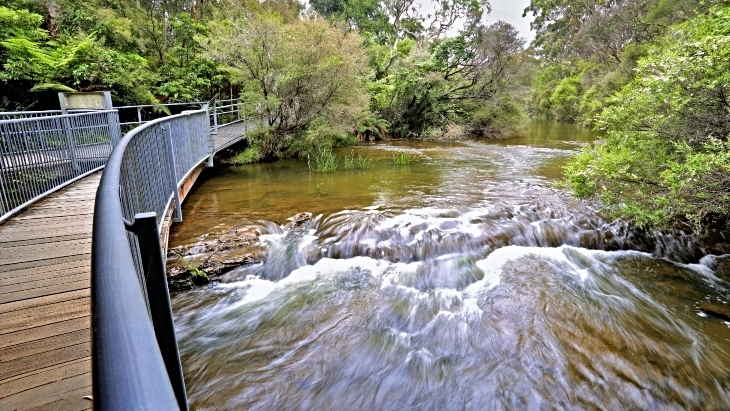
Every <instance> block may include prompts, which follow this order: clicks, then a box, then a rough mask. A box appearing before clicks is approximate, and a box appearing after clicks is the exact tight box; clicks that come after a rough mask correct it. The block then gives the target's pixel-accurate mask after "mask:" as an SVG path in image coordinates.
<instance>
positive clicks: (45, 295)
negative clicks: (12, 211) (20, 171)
mask: <svg viewBox="0 0 730 411" xmlns="http://www.w3.org/2000/svg"><path fill="white" fill-rule="evenodd" d="M100 177H101V172H97V173H95V174H94V175H92V176H89V177H86V178H84V179H82V180H80V181H79V182H77V183H75V184H73V185H71V186H69V187H66V188H65V189H63V190H61V191H59V192H57V193H55V194H52V195H50V196H49V197H47V198H45V199H43V200H41V201H39V202H38V203H36V204H33V205H31V206H30V207H28V208H27V209H26V210H25V211H24V212H22V213H21V214H19V215H18V216H16V217H14V218H13V219H11V220H10V221H7V222H6V223H4V224H2V225H0V250H1V251H0V410H20V409H23V410H26V409H56V410H82V409H88V408H90V407H91V402H90V401H88V400H85V399H83V397H84V396H86V395H91V358H90V354H91V346H90V337H91V335H90V330H89V323H90V314H91V312H90V292H89V282H90V278H91V275H90V266H91V258H90V257H91V225H92V216H93V213H94V196H95V195H96V188H97V187H98V185H99V179H100Z"/></svg>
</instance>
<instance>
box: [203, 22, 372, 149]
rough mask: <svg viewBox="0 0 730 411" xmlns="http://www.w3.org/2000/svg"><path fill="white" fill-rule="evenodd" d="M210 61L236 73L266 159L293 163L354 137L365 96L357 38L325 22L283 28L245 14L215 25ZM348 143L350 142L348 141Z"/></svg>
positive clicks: (209, 46) (297, 24) (363, 64)
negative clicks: (258, 124) (262, 128)
mask: <svg viewBox="0 0 730 411" xmlns="http://www.w3.org/2000/svg"><path fill="white" fill-rule="evenodd" d="M211 32H212V33H213V34H214V37H215V38H216V41H215V42H211V43H210V44H209V45H208V48H207V52H208V55H209V56H210V57H211V58H212V59H214V60H216V61H217V62H219V63H220V64H225V65H228V66H230V67H233V68H234V69H235V70H238V71H239V72H240V73H241V75H242V77H243V87H244V93H243V97H244V98H245V99H246V100H247V101H249V102H251V104H252V106H255V107H257V108H258V111H259V113H258V114H260V115H261V116H262V117H263V118H265V119H266V121H267V126H268V127H269V134H268V138H267V141H266V142H265V143H263V144H259V147H260V148H261V155H262V158H263V159H272V158H278V157H282V156H293V155H299V154H302V153H305V152H307V151H309V150H311V149H312V148H313V147H318V146H320V145H325V146H331V145H333V144H337V143H338V142H345V141H346V140H347V139H348V136H354V133H355V127H356V123H357V119H358V118H360V117H362V112H363V109H364V106H365V105H366V103H365V102H366V99H367V96H366V95H365V89H364V75H365V72H364V68H365V55H364V53H363V48H362V39H361V38H360V37H359V36H358V35H357V34H355V33H345V32H343V31H341V30H338V29H336V28H333V27H331V26H329V25H328V24H327V23H326V22H324V21H322V20H304V21H294V22H291V23H289V24H283V23H282V22H281V20H280V19H279V18H278V17H277V16H273V15H270V14H261V15H256V14H252V13H245V14H243V15H242V16H240V18H238V19H235V20H234V21H232V22H220V23H217V24H216V25H214V26H213V28H212V30H211ZM350 138H351V141H352V140H354V137H350Z"/></svg>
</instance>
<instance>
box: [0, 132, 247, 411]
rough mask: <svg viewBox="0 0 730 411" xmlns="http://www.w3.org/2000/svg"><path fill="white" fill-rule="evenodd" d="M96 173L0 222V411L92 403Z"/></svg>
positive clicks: (219, 139)
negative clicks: (91, 290)
mask: <svg viewBox="0 0 730 411" xmlns="http://www.w3.org/2000/svg"><path fill="white" fill-rule="evenodd" d="M245 131H246V127H245V126H244V125H243V124H242V123H237V124H231V125H229V126H223V127H221V128H220V129H219V132H218V135H217V136H213V138H214V145H215V147H216V149H217V150H220V149H222V148H225V147H227V146H229V145H231V144H233V143H234V142H236V141H238V140H240V139H241V136H242V135H243V134H244V133H245ZM217 150H216V151H217ZM100 178H101V172H97V173H95V174H93V175H91V176H89V177H86V178H83V179H81V180H79V181H77V182H76V183H74V184H72V185H71V186H69V187H66V188H64V189H62V190H61V191H59V192H57V193H55V194H52V195H50V196H48V197H46V198H45V199H43V200H41V201H39V202H37V203H35V204H33V205H31V206H29V207H28V208H27V209H25V210H24V211H23V212H22V213H20V214H18V215H17V216H15V217H13V218H11V219H10V220H9V221H6V222H5V223H3V224H0V411H12V410H35V409H39V410H41V409H46V410H71V411H74V410H84V409H89V408H91V406H92V403H91V401H89V400H86V399H83V397H84V396H87V395H91V357H90V355H91V345H90V340H91V331H90V329H89V327H90V318H91V306H90V299H91V296H90V288H89V286H90V278H91V272H90V271H91V230H92V221H93V213H94V197H95V196H96V189H97V187H98V185H99V179H100Z"/></svg>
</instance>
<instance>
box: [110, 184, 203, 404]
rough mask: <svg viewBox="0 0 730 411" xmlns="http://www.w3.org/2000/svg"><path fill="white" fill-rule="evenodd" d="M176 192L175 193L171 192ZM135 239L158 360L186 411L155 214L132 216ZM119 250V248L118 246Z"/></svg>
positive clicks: (183, 385)
mask: <svg viewBox="0 0 730 411" xmlns="http://www.w3.org/2000/svg"><path fill="white" fill-rule="evenodd" d="M175 191H177V190H175ZM127 229H128V230H129V231H132V232H133V233H134V234H136V236H137V241H138V242H139V252H140V257H141V260H142V267H144V276H145V278H146V279H147V282H146V286H147V300H148V302H149V306H150V314H151V315H152V324H153V327H154V329H155V336H156V337H157V345H159V346H160V352H161V353H162V359H163V360H164V362H165V368H167V375H168V377H169V378H170V383H171V385H172V389H173V391H175V398H176V399H177V403H178V406H179V407H180V409H181V410H187V409H188V399H187V394H186V393H185V380H184V379H183V372H182V365H181V364H180V352H179V350H178V347H177V338H176V337H175V324H174V322H173V319H172V308H171V305H170V293H169V290H168V288H167V277H166V275H165V262H164V260H163V258H162V246H161V245H160V233H159V231H158V230H157V214H156V213H154V212H151V213H140V214H136V215H135V216H134V223H133V224H132V225H131V226H130V227H127ZM120 246H121V245H120Z"/></svg>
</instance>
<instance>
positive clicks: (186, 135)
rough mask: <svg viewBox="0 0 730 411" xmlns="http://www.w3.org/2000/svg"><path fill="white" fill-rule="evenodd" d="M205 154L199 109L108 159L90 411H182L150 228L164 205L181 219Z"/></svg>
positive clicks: (96, 256) (100, 214)
mask: <svg viewBox="0 0 730 411" xmlns="http://www.w3.org/2000/svg"><path fill="white" fill-rule="evenodd" d="M211 149H212V148H211V144H210V123H209V118H208V110H207V108H204V109H202V110H196V111H189V112H185V113H183V114H179V115H175V116H169V117H165V118H162V119H158V120H154V121H151V122H149V123H146V124H144V125H143V126H140V127H137V128H135V129H134V130H132V131H130V132H129V133H127V134H126V135H125V136H124V138H122V140H121V141H120V142H119V144H118V145H117V147H116V148H115V149H114V151H113V152H112V154H111V156H110V157H109V161H108V162H107V166H106V169H105V170H104V174H103V175H102V178H101V183H100V185H99V189H98V191H97V195H96V204H95V211H94V228H93V237H92V276H91V290H92V292H91V294H92V295H91V298H92V321H93V333H92V335H93V344H92V376H93V391H94V407H95V408H97V409H104V410H107V409H108V410H126V409H150V410H158V409H160V410H161V409H174V408H178V407H179V408H180V409H187V398H186V394H185V384H184V381H183V377H182V367H181V366H180V358H179V354H178V349H177V342H176V339H175V331H174V326H173V322H172V311H171V309H170V300H169V294H168V290H167V281H166V277H165V267H164V259H163V255H162V249H161V246H160V241H159V238H160V237H159V228H160V224H161V223H162V221H163V220H164V218H163V217H164V216H165V215H166V213H167V209H168V207H170V206H171V205H173V204H174V205H175V214H177V216H176V217H178V218H179V217H181V216H180V215H179V214H178V213H179V210H180V208H179V206H180V201H179V199H178V198H177V190H178V187H179V185H180V183H181V181H182V179H184V178H185V175H186V174H187V172H188V171H189V170H191V169H193V168H195V167H197V166H198V165H200V164H202V163H203V162H204V161H205V160H206V159H207V158H208V157H209V156H210V154H211V153H210V151H211ZM165 154H166V155H165ZM122 244H128V246H122Z"/></svg>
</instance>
